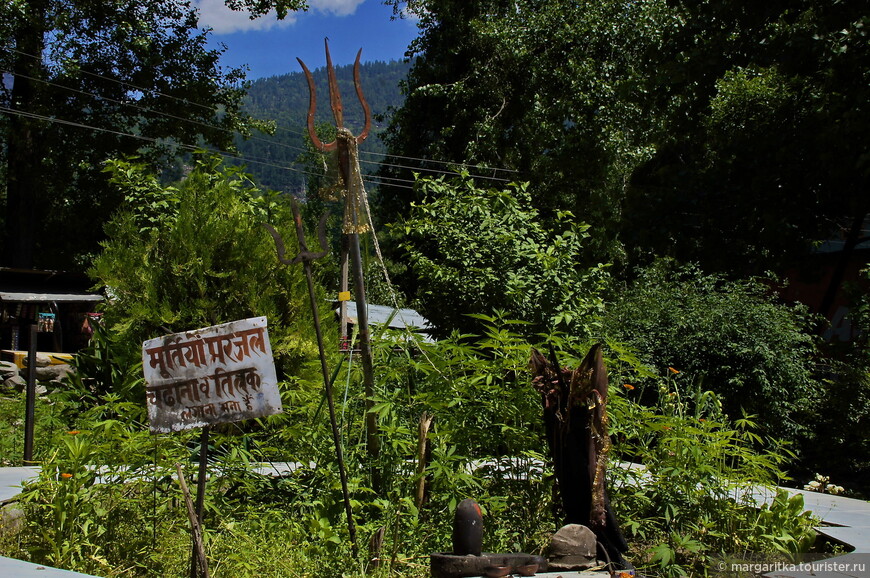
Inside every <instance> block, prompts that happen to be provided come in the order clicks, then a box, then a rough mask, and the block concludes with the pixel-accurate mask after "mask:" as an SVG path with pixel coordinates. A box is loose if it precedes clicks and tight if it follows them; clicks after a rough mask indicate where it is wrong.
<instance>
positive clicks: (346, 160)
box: [296, 38, 380, 489]
mask: <svg viewBox="0 0 870 578" xmlns="http://www.w3.org/2000/svg"><path fill="white" fill-rule="evenodd" d="M324 45H325V46H326V65H327V76H328V78H329V103H330V106H331V107H332V115H333V116H334V117H335V125H336V129H337V133H336V138H335V140H334V141H332V142H330V143H324V142H323V141H321V140H320V139H319V138H318V137H317V133H316V132H315V130H314V113H315V112H316V110H317V92H316V90H315V88H314V78H313V77H312V76H311V72H310V71H309V70H308V67H307V66H305V63H304V62H302V60H301V59H299V58H297V59H296V60H298V61H299V64H300V65H301V66H302V70H303V71H304V72H305V78H306V79H307V80H308V91H309V101H308V136H309V137H311V142H312V143H313V144H314V146H315V147H317V149H318V150H320V151H322V152H329V151H335V152H336V154H337V156H338V167H339V174H340V175H341V178H342V180H343V181H344V183H343V184H344V187H345V193H346V194H345V207H344V224H343V228H342V230H343V232H344V234H345V238H344V240H345V242H344V243H343V247H342V255H341V268H342V270H341V277H342V280H341V283H342V285H341V292H342V293H344V292H346V291H347V270H348V253H350V258H351V260H352V261H353V274H354V293H355V294H356V295H355V297H356V311H357V328H358V335H359V343H360V353H361V356H360V357H361V359H362V368H363V384H364V388H365V397H366V417H365V419H366V448H367V450H368V455H369V457H370V458H372V460H373V461H374V459H375V458H377V456H378V453H379V451H380V442H379V440H378V436H377V417H376V416H375V414H374V413H372V411H371V409H372V406H373V405H374V402H373V401H372V397H373V395H374V370H373V368H372V351H371V344H370V340H369V324H368V310H367V306H366V293H365V283H364V281H363V270H362V257H361V255H360V242H359V234H360V233H366V232H368V231H370V230H371V228H370V227H369V219H368V203H367V201H366V196H365V195H366V193H365V187H364V186H363V181H362V175H361V173H360V168H359V157H358V149H357V147H358V146H359V144H360V143H361V142H363V141H364V140H365V139H366V137H367V136H368V135H369V130H370V129H371V124H372V114H371V109H370V108H369V105H368V103H367V102H366V99H365V97H364V96H363V92H362V84H361V83H360V73H359V68H360V66H359V61H360V56H361V55H362V49H360V50H359V52H357V54H356V62H354V65H353V83H354V87H355V88H356V95H357V98H359V101H360V104H362V107H363V111H364V113H365V126H364V127H363V130H362V132H361V133H360V134H359V135H358V136H354V135H353V134H352V133H351V132H350V131H349V130H348V129H347V128H345V127H344V107H343V106H342V103H341V94H340V93H339V91H338V80H337V79H336V76H335V68H334V67H333V66H332V57H331V56H330V54H329V39H328V38H327V39H326V40H325V41H324ZM345 305H346V303H345V302H344V301H342V302H341V312H340V314H341V326H342V339H346V338H347V326H346V323H345V320H346V308H345ZM374 475H375V480H374V482H375V483H374V484H373V485H374V486H375V488H376V489H377V487H378V486H379V485H380V482H379V474H378V472H377V471H375V472H374Z"/></svg>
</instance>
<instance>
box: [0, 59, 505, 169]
mask: <svg viewBox="0 0 870 578" xmlns="http://www.w3.org/2000/svg"><path fill="white" fill-rule="evenodd" d="M6 50H8V51H10V52H15V53H16V54H20V55H22V56H26V57H28V58H33V59H36V60H40V61H41V60H42V58H41V57H38V56H36V55H33V54H28V53H26V52H22V51H20V50H18V49H15V48H6ZM78 72H81V73H83V74H86V75H88V76H92V77H95V78H100V79H102V80H107V81H109V82H113V83H115V84H118V85H121V86H125V87H128V88H132V89H133V90H136V91H139V92H142V93H151V94H155V95H158V96H161V97H164V98H168V99H171V100H175V101H177V102H181V103H184V104H186V105H192V106H197V107H200V108H203V109H205V110H208V111H210V112H212V113H213V112H215V108H214V107H211V106H207V105H204V104H200V103H197V102H195V101H192V100H188V99H184V98H179V97H176V96H172V95H170V94H166V93H163V92H160V91H158V90H156V89H151V88H144V87H141V86H137V85H135V84H131V83H129V82H125V81H121V80H117V79H115V78H111V77H109V76H104V75H101V74H97V73H94V72H90V71H87V70H83V69H78ZM10 74H12V73H10ZM17 76H21V77H22V78H28V79H30V80H34V81H38V82H43V83H46V84H49V85H53V86H57V87H59V88H63V89H66V90H70V91H73V92H78V93H80V94H85V95H90V96H92V97H94V98H99V99H103V100H108V101H110V102H115V103H117V104H121V105H124V106H131V107H134V108H138V109H139V110H144V111H147V112H150V113H152V114H156V115H163V116H166V117H168V118H174V119H177V120H181V121H184V122H190V123H194V124H198V125H200V126H204V127H207V128H212V129H215V130H221V131H227V132H233V131H229V129H225V128H223V127H218V126H215V125H210V124H207V123H203V122H199V121H194V120H191V119H185V118H183V117H178V116H175V115H172V114H169V113H164V112H160V111H156V110H153V109H149V108H147V107H140V106H138V105H135V104H132V103H125V102H123V101H118V100H115V99H111V98H109V97H105V96H101V95H98V94H94V93H89V92H87V91H82V90H78V89H75V88H71V87H68V86H63V85H61V84H57V83H53V82H51V81H48V80H43V79H39V78H33V77H30V76H26V75H22V74H17ZM251 118H253V119H254V120H257V121H261V122H270V121H271V119H270V120H269V121H267V120H265V119H259V118H256V117H251ZM276 128H277V129H281V130H286V131H288V132H294V133H298V132H300V131H301V130H304V128H305V127H304V126H302V125H299V126H298V127H297V128H295V129H291V128H288V127H283V126H276ZM245 138H247V139H248V140H256V141H259V142H265V143H268V144H271V145H276V146H279V147H282V148H288V149H291V150H296V151H300V152H310V151H309V150H307V149H305V148H303V147H298V146H294V145H290V144H287V143H281V142H276V141H274V140H270V139H266V138H263V137H257V136H254V135H251V136H248V137H245ZM360 154H365V155H375V156H381V157H389V158H396V159H403V160H409V161H417V162H420V163H432V164H436V165H442V166H448V167H452V166H459V167H462V168H473V169H482V170H492V171H500V172H508V173H517V172H519V171H516V170H514V169H504V168H499V167H489V166H485V165H476V164H467V163H455V162H450V161H441V160H436V159H425V158H420V157H410V156H402V155H395V154H389V153H380V152H373V151H360ZM360 162H361V163H366V164H375V165H378V166H387V167H393V168H399V169H408V170H411V171H415V170H416V171H420V172H431V173H434V174H458V173H457V172H456V171H446V170H439V169H430V168H425V167H422V166H410V165H399V164H391V163H379V162H375V161H365V160H360ZM469 176H470V177H472V178H475V179H482V180H491V181H496V182H505V183H506V182H510V179H503V178H498V177H494V176H493V177H489V176H486V175H469Z"/></svg>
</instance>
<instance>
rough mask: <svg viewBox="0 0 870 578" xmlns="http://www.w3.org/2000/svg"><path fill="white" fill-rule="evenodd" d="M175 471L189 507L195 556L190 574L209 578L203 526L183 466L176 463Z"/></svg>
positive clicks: (186, 504) (191, 563)
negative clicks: (185, 479)
mask: <svg viewBox="0 0 870 578" xmlns="http://www.w3.org/2000/svg"><path fill="white" fill-rule="evenodd" d="M175 469H176V471H177V472H178V484H179V485H180V486H181V493H182V494H184V504H185V506H187V517H188V519H189V520H190V536H191V539H192V541H193V551H194V553H195V556H194V557H193V558H192V559H191V561H190V573H191V575H192V576H194V578H197V576H201V577H202V578H208V561H207V560H206V558H205V546H204V545H203V543H202V526H201V525H200V518H199V516H198V515H197V513H196V508H195V507H194V505H193V500H192V499H191V497H190V491H189V490H188V489H187V482H185V481H184V472H183V471H182V470H181V464H179V463H176V464H175ZM197 559H198V560H199V568H200V573H199V574H197V573H196V570H197V564H196V561H197Z"/></svg>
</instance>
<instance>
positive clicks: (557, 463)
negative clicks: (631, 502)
mask: <svg viewBox="0 0 870 578" xmlns="http://www.w3.org/2000/svg"><path fill="white" fill-rule="evenodd" d="M551 357H552V358H553V359H551V360H547V359H546V358H545V357H544V356H543V355H541V354H540V353H539V352H537V351H535V350H533V351H532V359H531V361H530V364H531V367H532V375H533V376H534V380H533V382H532V384H533V385H534V387H535V389H537V390H538V391H539V392H540V393H541V395H542V403H543V406H544V424H545V426H546V433H547V445H548V446H549V448H550V455H551V457H552V459H553V470H554V473H555V474H556V483H557V484H558V490H559V495H560V497H561V501H562V509H563V510H564V515H565V523H566V524H582V525H584V526H587V527H588V528H590V529H591V530H592V531H593V532H594V533H595V536H596V538H597V539H598V541H599V543H600V545H601V546H602V547H603V548H604V550H605V552H606V554H607V556H608V557H609V558H610V559H611V560H613V561H614V562H615V563H616V564H618V565H620V566H622V567H623V568H625V567H626V566H627V563H626V561H625V560H624V558H623V557H622V553H623V552H625V551H627V550H628V544H627V543H626V541H625V538H624V536H623V535H622V531H621V530H620V528H619V524H618V523H617V521H616V517H615V516H614V514H613V510H612V508H611V506H610V500H609V498H608V496H607V489H606V486H605V470H606V464H607V458H608V453H609V450H610V438H609V435H608V432H607V389H608V383H607V371H606V370H605V368H604V361H603V358H602V355H601V346H599V345H595V346H594V347H592V349H590V350H589V353H588V354H587V355H586V357H585V358H584V359H583V362H582V363H581V364H580V367H579V368H577V369H576V370H573V371H572V370H570V369H568V368H561V367H559V366H558V364H557V363H558V362H557V361H556V359H555V353H554V352H551Z"/></svg>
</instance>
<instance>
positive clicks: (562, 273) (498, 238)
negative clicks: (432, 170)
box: [395, 174, 607, 336]
mask: <svg viewBox="0 0 870 578" xmlns="http://www.w3.org/2000/svg"><path fill="white" fill-rule="evenodd" d="M418 186H419V188H420V190H421V191H422V193H423V195H424V200H423V201H422V202H420V203H418V204H415V205H413V206H412V208H411V214H410V216H409V218H408V219H406V220H405V221H403V222H402V223H400V224H399V225H397V226H396V227H395V229H398V230H399V232H401V233H402V234H403V239H404V240H403V241H402V245H401V247H402V250H403V251H404V252H405V255H406V256H407V257H406V259H403V260H404V261H406V262H407V263H409V266H410V272H411V273H412V274H413V277H414V279H415V280H416V282H417V283H418V285H417V286H416V287H415V288H416V293H415V294H416V297H417V299H418V300H419V306H420V309H421V312H422V313H423V314H424V315H426V316H427V318H428V319H430V320H431V321H432V322H433V323H434V324H435V325H436V326H437V328H438V330H439V331H440V332H441V333H449V332H450V331H451V330H454V329H460V330H469V329H474V330H480V329H481V327H480V324H479V323H478V322H477V321H476V320H475V319H472V318H469V317H468V316H469V315H471V314H477V315H491V314H493V313H494V312H496V311H499V312H502V313H503V314H505V315H506V316H507V318H509V319H517V320H521V321H525V322H527V323H530V324H531V326H530V331H532V332H533V331H548V330H551V329H554V328H556V327H564V328H570V329H572V330H574V331H575V332H576V333H577V334H578V335H584V336H588V335H590V333H593V332H594V331H595V328H596V323H597V317H598V314H599V313H600V312H601V309H602V305H603V303H602V300H601V297H600V295H601V291H602V287H603V284H604V283H605V281H606V279H607V276H606V273H605V271H604V266H602V265H595V266H593V267H584V266H582V265H580V262H581V261H582V257H583V249H584V244H585V243H586V241H587V239H588V234H587V230H588V226H586V225H579V224H577V223H576V219H575V218H574V216H573V215H571V214H570V213H568V212H563V213H559V214H558V215H557V218H556V222H557V225H558V228H557V229H556V230H555V232H551V231H550V230H548V229H547V228H546V227H545V226H544V225H543V224H542V223H541V219H540V215H539V213H538V211H537V210H536V209H535V208H534V207H533V206H532V203H531V197H530V195H529V192H528V190H527V188H526V186H525V185H516V184H515V185H512V186H510V187H508V188H506V189H501V190H499V189H479V188H477V187H476V186H475V184H474V181H473V180H472V179H471V178H470V177H469V176H468V175H466V174H464V175H462V176H461V177H460V178H458V179H456V180H454V181H445V180H444V179H443V178H439V179H422V180H421V181H420V182H419V183H418Z"/></svg>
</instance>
